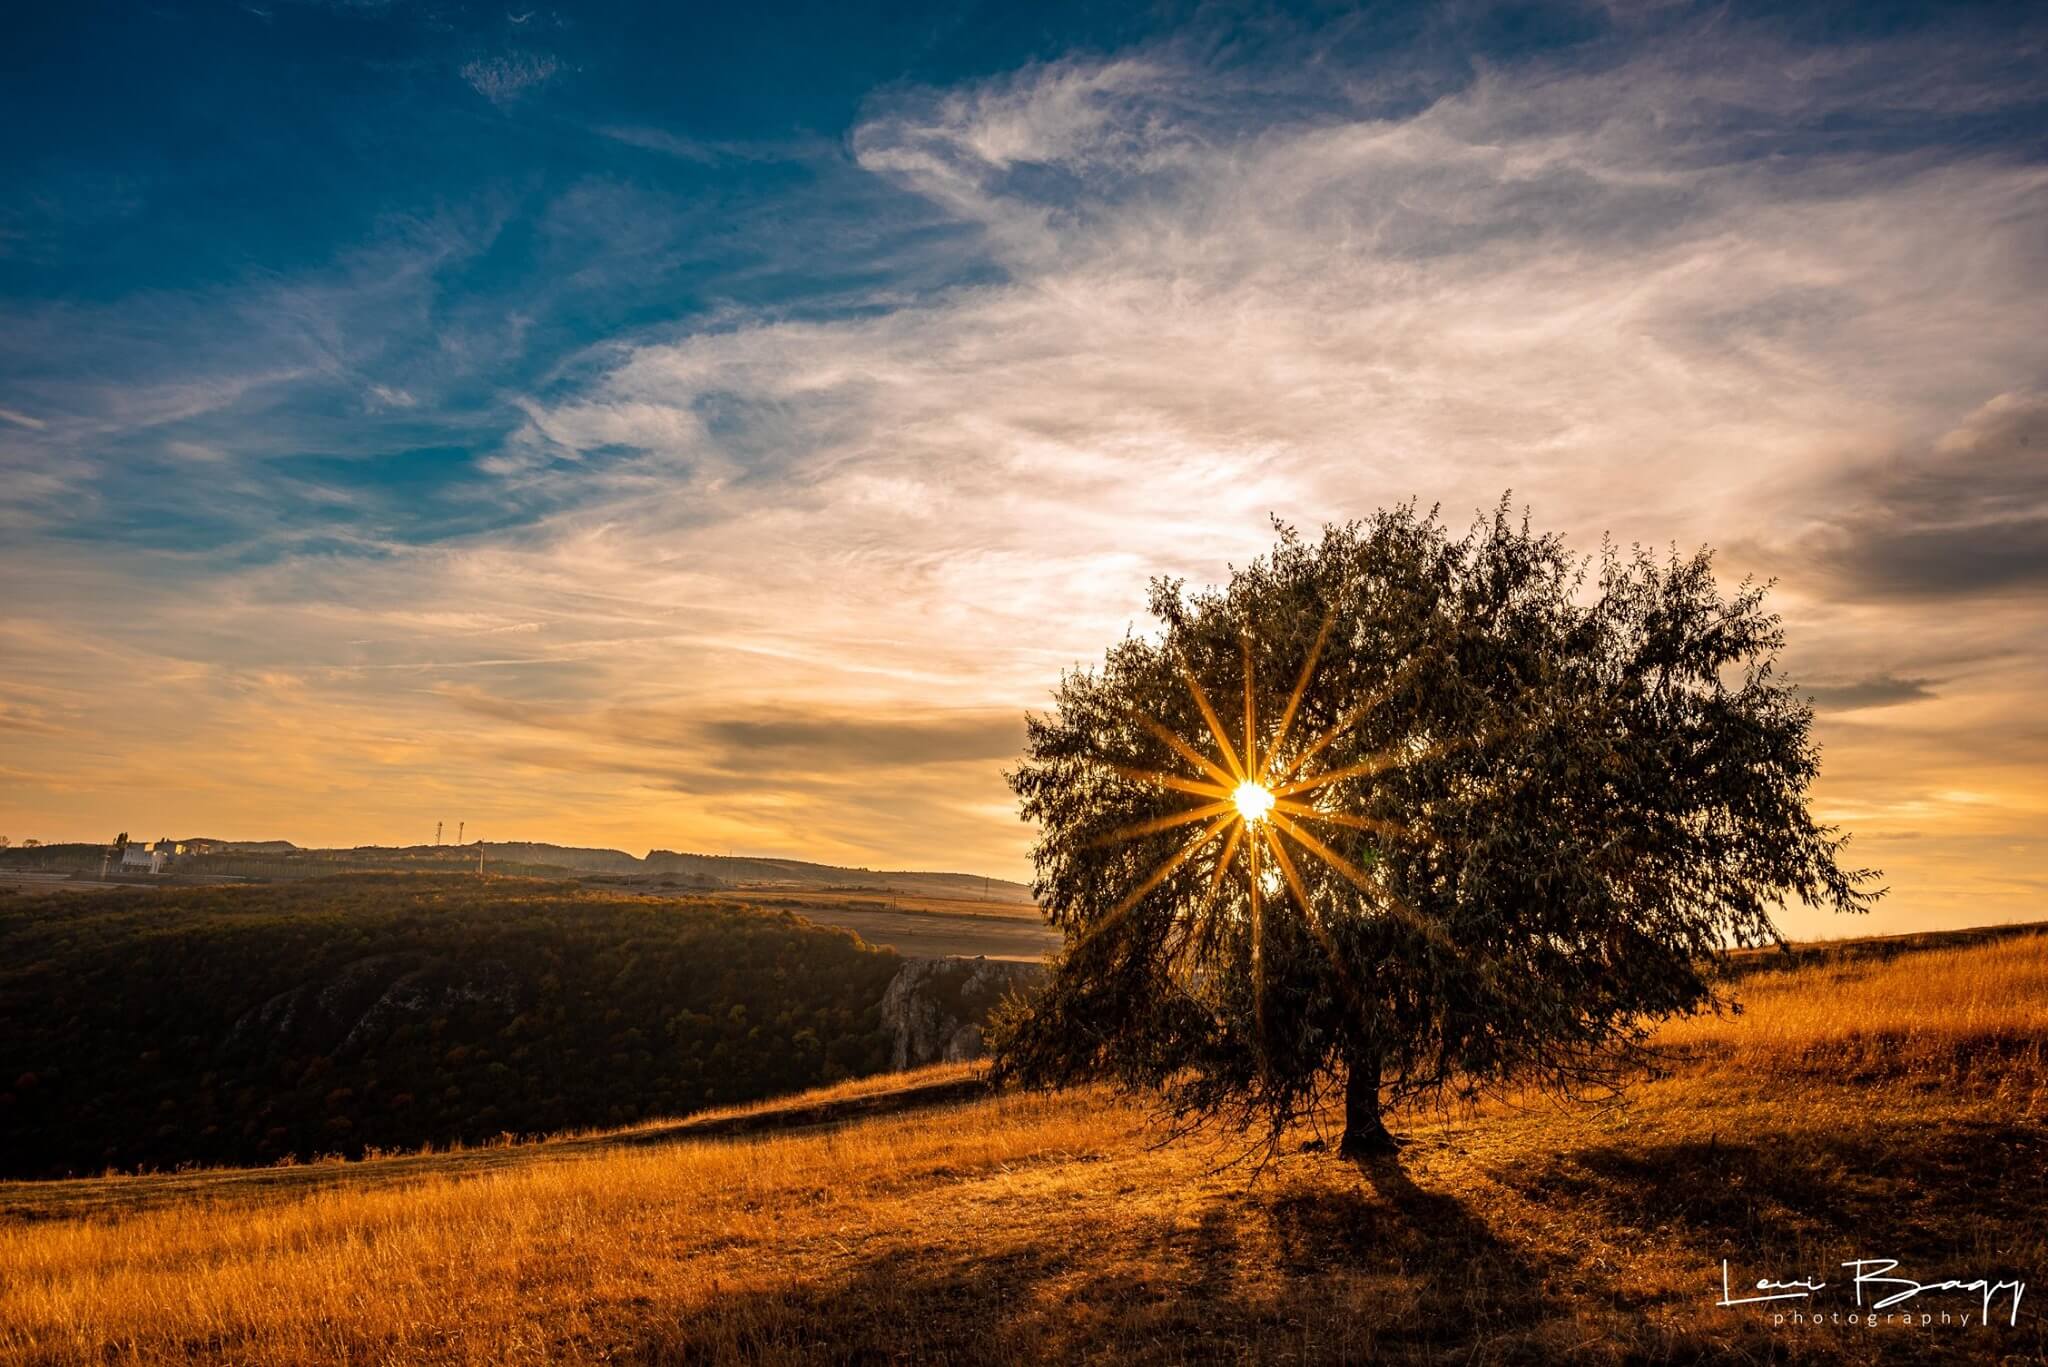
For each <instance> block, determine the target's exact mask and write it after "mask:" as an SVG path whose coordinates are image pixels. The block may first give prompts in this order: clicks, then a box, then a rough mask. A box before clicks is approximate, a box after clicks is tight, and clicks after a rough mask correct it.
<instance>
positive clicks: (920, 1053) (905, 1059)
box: [882, 958, 1045, 1068]
mask: <svg viewBox="0 0 2048 1367" xmlns="http://www.w3.org/2000/svg"><path fill="white" fill-rule="evenodd" d="M1044 977H1045V967H1044V965H1042V964H1034V963H1006V962H1003V961H1001V960H994V959H981V958H974V959H910V960H907V961H906V962H905V963H904V965H903V967H902V968H901V969H899V970H898V971H897V973H896V976H895V977H894V978H893V979H891V980H890V982H889V989H888V991H886V992H884V993H883V994H882V1028H883V1029H884V1030H885V1031H887V1032H888V1033H889V1034H890V1035H891V1036H892V1037H893V1040H894V1044H893V1046H892V1047H893V1053H892V1054H891V1058H890V1062H891V1063H892V1064H893V1065H894V1066H895V1067H897V1068H916V1067H918V1066H920V1065H922V1064H926V1063H959V1062H962V1061H964V1060H966V1059H975V1058H980V1057H981V1055H982V1042H981V1030H982V1026H983V1025H985V1024H986V1023H987V1021H988V1015H989V1012H990V1011H991V1010H993V1009H994V1008H995V1006H996V1004H997V1003H998V1002H1000V1001H1002V1000H1003V998H1005V997H1007V996H1009V995H1010V994H1011V993H1012V992H1026V991H1029V990H1030V989H1031V988H1034V987H1036V986H1037V985H1038V984H1039V983H1040V982H1041V981H1042V980H1043V979H1044Z"/></svg>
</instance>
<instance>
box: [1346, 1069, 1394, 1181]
mask: <svg viewBox="0 0 2048 1367" xmlns="http://www.w3.org/2000/svg"><path fill="white" fill-rule="evenodd" d="M1399 1146H1400V1141H1399V1140H1397V1139H1395V1138H1394V1136H1393V1135H1391V1134H1389V1133H1387V1126H1386V1122H1385V1121H1384V1120H1382V1119H1380V1055H1379V1051H1378V1050H1364V1049H1361V1050H1358V1051H1356V1052H1354V1053H1353V1054H1352V1055H1351V1060H1350V1075H1349V1076H1348V1077H1347V1078H1346V1079H1345V1082H1344V1142H1343V1143H1342V1144H1341V1145H1339V1146H1338V1149H1337V1152H1338V1153H1340V1154H1342V1155H1343V1156H1344V1157H1346V1158H1363V1157H1371V1156H1374V1155H1378V1154H1388V1153H1393V1152H1394V1151H1395V1149H1397V1148H1398V1147H1399Z"/></svg>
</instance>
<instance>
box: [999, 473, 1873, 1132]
mask: <svg viewBox="0 0 2048 1367" xmlns="http://www.w3.org/2000/svg"><path fill="white" fill-rule="evenodd" d="M1151 609H1152V612H1153V613H1154V615H1155V616H1156V617H1157V618H1158V619H1159V621H1160V623H1161V624H1162V627H1163V630H1162V631H1160V632H1158V633H1155V634H1154V635H1150V636H1138V635H1132V636H1129V637H1127V638H1126V639H1125V640H1123V641H1121V642H1120V643H1118V644H1117V645H1115V646H1114V647H1113V648H1112V649H1111V650H1110V651H1109V652H1108V654H1107V657H1106V658H1105V659H1104V661H1103V663H1102V666H1101V667H1100V669H1094V670H1086V671H1082V672H1078V673H1074V674H1070V675H1068V676H1067V677H1065V678H1064V679H1063V680H1062V681H1061V684H1060V686H1059V689H1058V691H1057V694H1056V704H1057V705H1056V707H1055V709H1054V710H1053V711H1052V712H1051V713H1050V714H1048V715H1044V716H1033V717H1031V718H1029V719H1028V739H1027V743H1026V753H1025V757H1024V759H1023V761H1022V763H1021V764H1020V765H1019V767H1018V768H1017V770H1016V771H1015V772H1014V773H1013V774H1011V775H1010V781H1011V784H1012V786H1013V787H1014V789H1015V790H1016V792H1017V793H1018V795H1019V797H1020V799H1021V802H1022V807H1023V812H1024V815H1025V816H1026V818H1027V819H1030V820H1033V821H1035V822H1037V823H1038V826H1039V829H1040V838H1039V840H1038V843H1037V845H1036V846H1035V848H1034V850H1033V860H1034V865H1035V869H1036V881H1035V890H1036V892H1037V894H1038V896H1039V897H1040V899H1041V902H1042V904H1043V905H1044V907H1045V908H1046V913H1047V915H1048V917H1049V918H1050V919H1051V921H1052V922H1053V923H1054V924H1055V925H1057V926H1058V927H1059V928H1060V929H1061V930H1062V931H1063V932H1064V933H1065V936H1066V944H1065V947H1064V949H1063V950H1062V951H1061V953H1060V955H1059V956H1058V958H1057V960H1056V962H1055V965H1054V971H1053V974H1052V976H1051V978H1050V979H1049V981H1048V984H1047V986H1046V988H1045V990H1044V991H1043V992H1042V993H1041V994H1040V995H1039V996H1037V997H1036V998H1035V999H1034V1000H1032V1001H1031V1002H1029V1003H1028V1004H1026V1005H1025V1006H1023V1007H1022V1008H1020V1009H1019V1010H1017V1011H1015V1012H1014V1013H1012V1015H1011V1016H1010V1017H1009V1018H1008V1019H1007V1020H1005V1021H1003V1022H1001V1023H1000V1024H999V1026H998V1029H997V1031H996V1033H995V1044H996V1051H997V1066H998V1071H999V1073H1000V1074H1001V1075H1002V1076H1005V1077H1008V1078H1011V1079H1014V1080H1018V1081H1021V1082H1023V1083H1026V1084H1030V1085H1065V1084H1069V1083H1073V1082H1077V1081H1081V1080H1084V1079H1089V1078H1100V1077H1107V1078H1111V1079H1114V1080H1117V1081H1119V1082H1121V1083H1123V1084H1125V1085H1127V1086H1130V1087H1133V1088H1143V1089H1156V1090H1157V1091H1159V1092H1160V1093H1162V1094H1163V1096H1164V1098H1165V1099H1166V1101H1167V1103H1168V1105H1169V1107H1170V1108H1171V1109H1172V1111H1173V1112H1174V1114H1175V1115H1176V1116H1178V1117H1181V1118H1184V1119H1196V1120H1199V1119H1206V1118H1212V1117H1222V1118H1224V1119H1226V1120H1231V1121H1234V1122H1236V1123H1238V1124H1243V1125H1253V1124H1257V1123H1263V1124H1265V1125H1266V1126H1267V1127H1268V1132H1269V1134H1271V1135H1275V1136H1277V1134H1278V1133H1279V1132H1280V1130H1281V1129H1282V1128H1283V1127H1284V1126H1285V1125H1286V1124H1288V1123H1289V1122H1290V1121H1292V1120H1293V1119H1295V1118H1296V1117H1299V1116H1301V1115H1303V1114H1305V1113H1307V1112H1309V1111H1311V1110H1312V1109H1313V1108H1314V1107H1315V1106H1317V1105H1318V1104H1319V1103H1320V1100H1321V1098H1322V1096H1323V1093H1324V1089H1325V1088H1326V1087H1329V1086H1332V1085H1335V1082H1336V1079H1337V1078H1338V1077H1339V1076H1340V1075H1341V1076H1342V1077H1343V1078H1344V1079H1345V1082H1346V1088H1347V1091H1346V1096H1347V1103H1348V1104H1347V1111H1346V1119H1347V1127H1346V1135H1345V1141H1344V1144H1345V1148H1346V1149H1347V1150H1348V1151H1352V1152H1369V1151H1374V1150H1378V1149H1383V1148H1385V1147H1388V1146H1390V1145H1391V1144H1392V1143H1393V1142H1395V1141H1393V1140H1392V1138H1391V1137H1390V1136H1389V1135H1388V1134H1387V1132H1386V1130H1385V1128H1384V1125H1383V1124H1382V1122H1381V1119H1380V1114H1381V1112H1380V1105H1381V1100H1382V1097H1383V1096H1384V1097H1385V1098H1386V1099H1388V1100H1390V1101H1391V1100H1400V1099H1407V1098H1412V1097H1417V1096H1434V1097H1438V1098H1441V1097H1443V1096H1445V1095H1447V1094H1450V1095H1460V1096H1468V1095H1472V1094H1474V1093H1476V1092H1478V1091H1480V1090H1482V1089H1484V1088H1486V1087H1489V1086H1491V1085H1495V1084H1498V1083H1501V1082H1504V1081H1506V1080H1508V1079H1518V1080H1524V1081H1533V1082H1536V1083H1538V1084H1541V1085H1547V1086H1551V1087H1554V1088H1557V1089H1558V1090H1561V1091H1565V1092H1577V1091H1579V1090H1581V1089H1583V1088H1586V1087H1589V1086H1596V1085H1606V1084H1610V1083H1612V1082H1613V1081H1615V1080H1616V1079H1617V1078H1618V1077H1619V1076H1620V1075H1621V1073H1622V1070H1623V1069H1625V1068H1626V1067H1628V1066H1629V1065H1631V1064H1632V1063H1634V1062H1636V1061H1638V1060H1640V1059H1641V1058H1642V1057H1643V1056H1644V1045H1645V1042H1646V1040H1647V1038H1648V1033H1649V1030H1650V1028H1651V1026H1652V1025H1653V1024H1654V1022H1655V1021H1656V1020H1657V1019H1659V1018H1661V1017H1665V1016H1669V1015H1672V1014H1677V1013H1684V1012H1689V1011H1693V1010H1696V1009H1699V1008H1701V1007H1702V1006H1704V1005H1706V1004H1707V1003H1709V1002H1710V1001H1711V999H1712V987H1711V982H1710V972H1711V968H1712V964H1713V961H1714V960H1715V959H1716V958H1717V956H1719V955H1721V954H1722V953H1724V952H1725V950H1726V949H1727V948H1728V947H1730V946H1735V945H1753V944H1759V943H1765V942H1768V941H1770V940H1772V939H1774V938H1776V933H1777V932H1776V929H1775V927H1774V925H1773V923H1772V919H1771V915H1772V912H1773V910H1774V909H1776V908H1779V907H1782V905H1783V904H1784V901H1785V899H1786V898H1787V897H1789V896H1796V897H1799V898H1801V899H1803V900H1805V901H1806V902H1808V903H1812V904H1818V905H1825V906H1830V907H1833V908H1835V909H1837V910H1841V911H1857V910H1861V909H1864V908H1865V907H1866V906H1867V905H1868V903H1869V901H1870V900H1871V899H1872V898H1873V897H1875V896H1877V895H1879V894H1878V893H1877V892H1876V891H1873V890H1872V889H1871V888H1870V883H1871V882H1872V880H1873V878H1874V875H1873V873H1872V872H1871V871H1869V870H1851V869H1845V868H1844V867H1843V865H1842V863H1841V862H1840V856H1841V853H1842V846H1843V844H1844V842H1845V840H1846V837H1845V836H1844V835H1842V834H1841V833H1840V832H1839V831H1837V830H1835V829H1833V828H1831V827H1828V826H1824V825H1822V824H1819V823H1818V822H1816V821H1815V820H1814V818H1813V816H1812V814H1811V812H1810V810H1809V806H1808V788H1809V785H1810V784H1811V783H1812V781H1813V779H1814V776H1815V774H1816V772H1817V768H1818V761H1819V755H1818V750H1817V747H1816V746H1815V744H1814V741H1813V738H1812V734H1811V726H1812V711H1811V708H1810V706H1809V705H1808V704H1807V703H1806V702H1805V701H1804V700H1803V699H1802V698H1801V697H1800V696H1799V695H1798V694H1797V693H1796V692H1795V691H1794V690H1793V688H1792V687H1791V686H1790V685H1789V684H1787V683H1786V682H1785V681H1783V680H1782V679H1780V678H1779V677H1777V675H1776V674H1775V672H1774V670H1773V657H1774V655H1775V653H1776V651H1777V650H1778V649H1779V647H1780V645H1781V643H1782V630H1781V627H1780V623H1779V621H1778V619H1777V618H1776V617H1775V616H1774V615H1773V614H1771V613H1769V612H1768V611H1766V609H1765V607H1764V590H1763V588H1762V587H1759V586H1756V585H1753V584H1748V583H1745V584H1744V585H1742V586H1741V587H1740V588H1738V589H1737V590H1736V591H1735V592H1734V593H1733V594H1731V595H1726V596H1724V594H1723V593H1722V592H1721V590H1720V589H1719V587H1718V586H1717V584H1716V582H1715V579H1714V575H1713V572H1712V563H1711V556H1710V554H1709V553H1708V552H1705V551H1701V552H1700V553H1698V554H1696V555H1692V556H1690V557H1681V556H1678V555H1676V554H1674V555H1672V556H1670V557H1668V558H1664V559H1659V558H1655V557H1652V556H1650V555H1648V554H1645V553H1643V552H1641V551H1636V552H1633V553H1629V554H1623V553H1620V552H1618V551H1616V550H1614V549H1613V548H1611V547H1609V548H1606V549H1605V550H1604V551H1603V553H1602V554H1601V555H1600V556H1599V557H1598V558H1597V559H1594V560H1579V559H1575V558H1573V557H1572V556H1570V555H1569V554H1568V553H1567V551H1566V549H1565V546H1564V544H1563V542H1562V540H1561V539H1560V538H1558V537H1556V536H1549V535H1538V534H1536V533H1534V532H1532V531H1531V530H1530V528H1529V526H1528V523H1527V521H1526V519H1522V520H1517V519H1514V518H1513V517H1511V515H1510V513H1509V510H1508V507H1507V505H1506V503H1505V502H1503V503H1502V505H1501V506H1500V507H1499V508H1497V509H1496V510H1495V511H1494V513H1493V514H1492V515H1491V516H1490V517H1489V518H1485V519H1481V520H1480V522H1479V523H1478V524H1477V525H1475V526H1474V528H1473V529H1472V530H1471V531H1470V532H1469V533H1467V534H1465V535H1463V536H1454V535H1453V534H1452V533H1451V532H1450V531H1449V530H1448V529H1447V528H1446V527H1445V526H1444V524H1443V523H1442V522H1441V521H1440V520H1439V518H1438V517H1437V516H1436V515H1435V514H1434V513H1430V514H1427V515H1424V514H1421V513H1419V512H1418V511H1417V510H1416V509H1415V508H1413V507H1412V506H1404V507H1400V508H1396V509H1393V510H1390V511H1382V512H1380V513H1378V514H1376V515H1375V516H1373V517H1372V518H1370V519H1368V520H1366V521H1364V522H1361V523H1353V524H1349V525H1344V526H1337V527H1331V528H1328V529H1326V530H1325V531H1324V533H1323V535H1322V537H1321V539H1320V541H1316V542H1310V541H1308V540H1305V539H1303V538H1302V537H1300V536H1299V535H1297V534H1296V533H1294V532H1293V531H1292V530H1290V529H1288V528H1285V527H1281V528H1280V540H1279V543H1278V545H1277V546H1275V547H1274V549H1273V551H1272V552H1271V554H1270V555H1268V556H1266V557H1264V558H1262V559H1260V560H1258V561H1256V562H1254V563H1253V564H1251V565H1248V566H1246V567H1244V568H1243V569H1240V570H1238V571H1236V572H1235V573H1234V574H1233V575H1232V577H1231V580H1230V582H1229V584H1228V585H1227V586H1225V587H1223V588H1221V589H1220V590H1210V591H1204V592H1199V593H1189V592H1188V591H1186V589H1185V587H1184V586H1183V585H1182V584H1181V583H1179V582H1175V581H1156V582H1155V583H1154V585H1153V588H1152V594H1151Z"/></svg>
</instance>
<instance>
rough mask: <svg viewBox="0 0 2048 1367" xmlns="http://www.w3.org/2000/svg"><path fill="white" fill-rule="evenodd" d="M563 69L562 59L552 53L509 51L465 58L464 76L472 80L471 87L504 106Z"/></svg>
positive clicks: (466, 79) (494, 102)
mask: <svg viewBox="0 0 2048 1367" xmlns="http://www.w3.org/2000/svg"><path fill="white" fill-rule="evenodd" d="M561 69H562V63H561V61H560V59H558V58H556V57H554V56H553V55H551V54H549V53H545V52H506V53H500V54H497V55H495V56H489V57H476V58H472V59H471V60H470V61H467V62H464V63H463V64H462V79H463V80H465V81H467V82H469V86H470V89H472V90H474V91H476V93H477V94H479V95H481V96H483V97H484V98H485V99H487V100H489V101H490V102H491V103H492V104H495V105H498V106H499V107H500V108H502V107H504V106H506V105H509V104H512V103H514V102H516V101H517V100H519V99H520V98H521V97H522V96H524V95H525V94H527V93H528V92H529V91H531V90H533V89H535V88H536V87H538V86H543V85H546V84H547V83H548V82H549V81H550V80H552V79H554V76H555V74H556V73H557V72H559V71H560V70H561Z"/></svg>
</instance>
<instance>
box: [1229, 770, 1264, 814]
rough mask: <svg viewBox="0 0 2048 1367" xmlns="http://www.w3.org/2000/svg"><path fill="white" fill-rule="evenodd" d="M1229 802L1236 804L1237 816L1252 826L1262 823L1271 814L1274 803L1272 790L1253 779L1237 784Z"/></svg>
mask: <svg viewBox="0 0 2048 1367" xmlns="http://www.w3.org/2000/svg"><path fill="white" fill-rule="evenodd" d="M1230 800H1231V801H1232V802H1234V803H1236V804H1237V814H1238V815H1239V816H1241V817H1243V818H1244V819H1245V820H1246V821H1247V822H1249V823H1252V824H1256V823H1258V822H1261V821H1264V820H1265V819H1266V817H1267V816H1268V815H1270V814H1271V813H1272V810H1273V803H1274V801H1275V799H1274V797H1273V790H1272V789H1271V788H1268V787H1267V786H1266V785H1265V784H1263V783H1260V782H1258V781H1257V780H1255V779H1246V780H1245V781H1244V782H1243V783H1240V784H1238V785H1237V790H1236V791H1235V792H1233V793H1231V795H1230Z"/></svg>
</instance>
